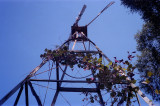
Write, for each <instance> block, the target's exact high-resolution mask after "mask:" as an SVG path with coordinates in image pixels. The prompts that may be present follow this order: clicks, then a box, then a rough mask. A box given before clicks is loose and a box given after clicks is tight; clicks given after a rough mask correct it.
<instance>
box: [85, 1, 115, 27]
mask: <svg viewBox="0 0 160 106" xmlns="http://www.w3.org/2000/svg"><path fill="white" fill-rule="evenodd" d="M114 3H115V2H114V1H112V2H110V3H109V4H108V5H107V6H106V7H105V8H104V9H103V10H102V11H101V12H100V13H99V14H98V15H97V16H96V17H95V18H94V19H93V20H92V21H91V22H90V23H88V24H87V25H86V26H88V25H90V24H91V23H92V22H93V21H94V20H95V19H96V18H98V17H99V16H100V15H101V14H102V13H103V12H104V10H106V9H107V8H108V7H110V6H111V5H112V4H114Z"/></svg>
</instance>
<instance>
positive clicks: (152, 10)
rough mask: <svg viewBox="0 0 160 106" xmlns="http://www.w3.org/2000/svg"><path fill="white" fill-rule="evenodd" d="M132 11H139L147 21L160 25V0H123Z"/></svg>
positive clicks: (156, 25)
mask: <svg viewBox="0 0 160 106" xmlns="http://www.w3.org/2000/svg"><path fill="white" fill-rule="evenodd" d="M121 2H122V4H123V5H124V6H126V7H127V8H129V9H130V10H131V11H132V12H138V13H139V14H140V15H141V16H142V19H144V21H145V22H149V23H152V24H153V25H154V26H155V27H159V26H160V0H121Z"/></svg>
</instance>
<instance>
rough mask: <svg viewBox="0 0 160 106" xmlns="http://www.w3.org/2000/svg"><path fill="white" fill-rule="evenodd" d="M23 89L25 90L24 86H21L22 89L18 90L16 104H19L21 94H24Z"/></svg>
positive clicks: (15, 105)
mask: <svg viewBox="0 0 160 106" xmlns="http://www.w3.org/2000/svg"><path fill="white" fill-rule="evenodd" d="M22 91H23V86H21V88H20V90H19V92H18V95H17V98H16V100H15V102H14V106H17V103H18V101H19V98H20V96H21V94H22Z"/></svg>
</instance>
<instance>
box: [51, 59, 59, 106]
mask: <svg viewBox="0 0 160 106" xmlns="http://www.w3.org/2000/svg"><path fill="white" fill-rule="evenodd" d="M56 78H57V80H59V63H58V62H57V61H56ZM59 88H60V83H59V82H58V81H57V90H56V93H55V95H54V97H53V101H52V104H51V106H54V105H55V103H56V100H57V97H58V94H59Z"/></svg>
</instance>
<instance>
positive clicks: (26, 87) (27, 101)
mask: <svg viewBox="0 0 160 106" xmlns="http://www.w3.org/2000/svg"><path fill="white" fill-rule="evenodd" d="M25 98H26V106H29V99H28V83H27V82H26V83H25Z"/></svg>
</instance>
